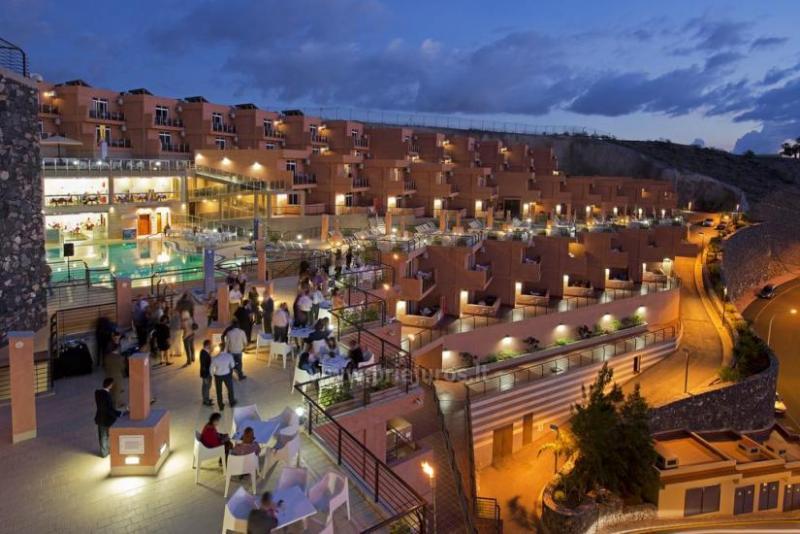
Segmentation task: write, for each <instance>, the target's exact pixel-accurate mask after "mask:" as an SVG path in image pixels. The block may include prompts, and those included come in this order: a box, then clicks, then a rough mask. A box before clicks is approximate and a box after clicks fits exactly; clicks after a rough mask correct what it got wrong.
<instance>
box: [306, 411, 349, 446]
mask: <svg viewBox="0 0 800 534" xmlns="http://www.w3.org/2000/svg"><path fill="white" fill-rule="evenodd" d="M306 404H307V405H308V435H309V437H310V436H312V435H313V430H314V429H313V426H312V425H313V423H312V420H313V417H312V416H313V413H314V412H313V409H314V407H313V406H311V403H310V402H308V403H306ZM341 432H342V431H341V428H340V429H339V433H340V434H341ZM340 440H341V435H340Z"/></svg>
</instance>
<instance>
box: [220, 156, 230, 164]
mask: <svg viewBox="0 0 800 534" xmlns="http://www.w3.org/2000/svg"><path fill="white" fill-rule="evenodd" d="M230 162H231V160H229V159H228V158H227V157H226V158H222V164H223V165H229V164H230Z"/></svg>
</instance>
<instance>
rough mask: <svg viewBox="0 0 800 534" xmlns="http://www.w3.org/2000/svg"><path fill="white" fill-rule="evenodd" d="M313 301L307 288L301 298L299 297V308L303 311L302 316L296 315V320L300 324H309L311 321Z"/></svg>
mask: <svg viewBox="0 0 800 534" xmlns="http://www.w3.org/2000/svg"><path fill="white" fill-rule="evenodd" d="M312 305H313V302H312V300H311V297H309V296H308V291H307V290H306V291H305V292H304V293H303V294H302V295H300V298H299V299H297V309H298V310H299V311H300V313H301V315H302V316H301V317H296V318H295V320H296V321H297V322H298V324H299V326H308V325H309V324H310V323H311V306H312Z"/></svg>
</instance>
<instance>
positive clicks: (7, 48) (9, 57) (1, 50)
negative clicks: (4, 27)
mask: <svg viewBox="0 0 800 534" xmlns="http://www.w3.org/2000/svg"><path fill="white" fill-rule="evenodd" d="M0 67H3V68H4V69H8V70H10V71H12V72H16V73H17V74H19V75H21V76H28V55H27V54H26V53H25V51H24V50H23V49H22V48H20V47H18V46H17V45H15V44H13V43H9V42H8V41H6V40H5V39H2V38H0Z"/></svg>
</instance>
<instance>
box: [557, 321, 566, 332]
mask: <svg viewBox="0 0 800 534" xmlns="http://www.w3.org/2000/svg"><path fill="white" fill-rule="evenodd" d="M566 327H567V326H566V325H565V324H564V323H559V325H558V326H557V327H556V330H559V331H560V330H564V329H565V328H566Z"/></svg>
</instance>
